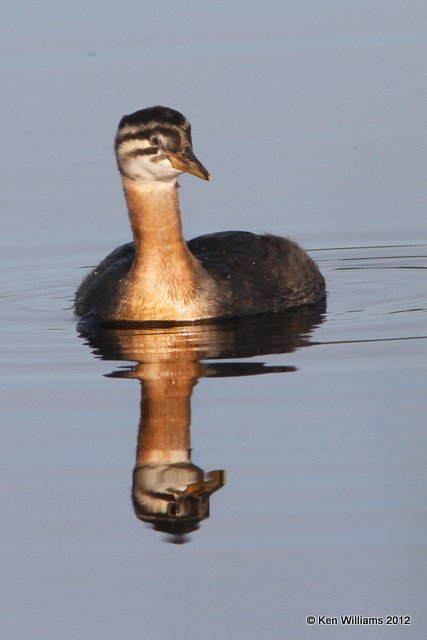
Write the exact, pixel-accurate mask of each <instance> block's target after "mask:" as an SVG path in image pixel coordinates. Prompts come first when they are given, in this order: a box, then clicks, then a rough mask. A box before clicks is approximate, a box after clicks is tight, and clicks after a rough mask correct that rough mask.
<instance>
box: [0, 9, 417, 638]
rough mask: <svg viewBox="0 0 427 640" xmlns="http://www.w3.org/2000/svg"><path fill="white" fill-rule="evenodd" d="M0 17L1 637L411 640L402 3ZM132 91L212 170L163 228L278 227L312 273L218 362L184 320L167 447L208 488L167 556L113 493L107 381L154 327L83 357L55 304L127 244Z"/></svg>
mask: <svg viewBox="0 0 427 640" xmlns="http://www.w3.org/2000/svg"><path fill="white" fill-rule="evenodd" d="M0 31H1V42H2V49H3V56H2V59H1V63H0V76H1V86H2V104H1V107H0V112H1V116H2V117H1V118H0V128H1V139H2V143H3V144H2V161H1V165H2V171H1V174H2V177H1V184H2V188H1V195H0V201H1V211H2V233H1V237H0V243H1V258H0V297H1V300H0V318H1V329H2V330H1V334H0V336H1V338H0V340H1V343H0V349H1V354H2V365H3V366H2V368H1V376H2V383H1V388H0V393H1V402H2V409H1V415H2V426H1V452H2V482H1V485H0V486H1V490H0V491H1V520H2V545H1V547H2V548H1V554H2V571H1V575H2V577H1V595H2V597H1V607H2V612H1V620H2V623H1V624H2V629H3V630H2V637H5V638H10V637H19V638H21V639H23V640H30V639H31V640H34V639H36V640H38V639H40V640H51V639H52V640H54V639H55V640H56V639H57V638H61V640H62V639H63V640H71V639H74V638H75V637H80V638H85V639H86V638H88V639H89V638H97V637H102V638H105V640H110V639H111V640H113V639H116V638H126V640H127V639H130V640H132V639H133V638H135V639H136V638H140V637H142V636H143V637H151V638H154V639H155V640H163V638H165V637H169V636H170V635H172V634H173V635H174V637H176V638H188V639H189V640H192V639H193V638H198V637H201V636H203V637H205V638H208V639H210V638H233V639H234V638H235V639H236V640H240V639H243V638H244V639H245V640H247V639H250V640H252V638H258V637H260V636H263V637H266V638H269V640H270V639H272V640H276V639H277V640H279V639H280V640H281V639H282V638H298V639H305V638H312V637H316V638H331V637H345V638H351V639H353V638H354V639H356V638H357V639H358V638H364V637H367V638H389V637H396V638H406V637H408V638H416V639H421V638H423V637H424V636H425V629H426V614H425V591H426V586H427V585H426V560H425V558H426V543H425V539H426V535H425V531H426V512H425V504H426V498H427V495H426V494H427V491H426V475H427V474H426V444H427V442H426V431H425V424H426V418H425V416H426V405H427V401H426V381H427V375H426V364H425V363H426V352H427V349H426V334H427V323H426V313H425V312H426V294H427V281H426V276H425V274H426V267H427V234H426V222H425V221H426V213H425V209H426V199H427V198H426V196H427V188H426V184H427V183H426V179H425V158H426V150H427V145H426V142H427V127H426V124H425V101H426V93H427V92H426V88H427V80H426V78H427V73H426V71H427V64H426V60H427V57H426V54H427V9H426V8H425V6H423V5H422V4H421V3H418V2H415V1H412V0H411V1H410V2H403V1H400V0H399V1H398V0H391V1H390V2H387V3H384V2H376V1H372V0H371V1H369V2H367V1H366V2H365V1H363V0H361V1H360V2H347V1H346V2H331V1H327V0H325V1H324V2H315V0H307V1H302V2H301V1H299V2H296V1H286V2H271V3H269V4H268V5H266V4H265V3H261V2H255V1H249V2H234V3H231V5H230V3H222V2H216V3H209V2H198V3H197V2H192V1H190V2H186V3H178V2H163V3H161V4H154V3H144V2H143V3H141V2H139V3H137V2H124V3H122V4H120V5H117V6H116V5H114V6H113V5H111V6H105V5H104V3H100V2H98V1H95V2H93V3H91V4H90V5H89V6H88V5H87V4H85V3H73V4H71V3H70V4H68V5H67V6H61V10H60V11H58V6H57V5H55V4H54V3H51V2H35V3H32V4H31V7H28V6H27V5H25V3H17V4H16V3H6V4H5V6H4V8H2V20H1V25H0ZM156 103H160V104H167V105H170V106H172V107H174V108H177V109H179V110H181V111H182V112H184V113H185V114H186V115H187V116H188V118H189V119H190V121H191V122H192V125H193V139H194V147H195V151H196V153H197V155H198V157H199V158H200V160H201V161H202V162H203V164H205V165H206V166H207V168H208V169H209V171H210V172H211V174H212V176H213V181H212V183H211V184H207V183H203V182H202V181H197V180H196V179H194V178H192V177H190V176H184V177H183V178H182V180H181V184H182V189H181V191H180V194H181V198H182V209H183V217H184V228H185V233H186V236H187V237H192V236H195V235H197V234H200V233H207V232H211V231H215V230H221V229H230V228H241V229H248V230H252V231H258V232H260V231H272V232H275V233H279V234H283V235H289V236H291V237H293V238H294V239H296V240H298V241H299V242H301V243H302V244H303V245H304V246H306V247H307V248H308V249H310V250H311V255H312V257H313V258H314V259H315V260H316V261H317V262H318V264H319V266H320V268H321V270H322V272H323V273H324V275H325V277H326V280H327V283H328V305H327V309H326V310H325V311H324V312H323V313H320V315H319V317H315V318H312V319H303V321H302V323H300V322H299V321H297V320H295V319H294V320H293V321H292V322H291V324H290V326H288V328H286V327H285V328H283V327H281V328H279V330H278V329H277V327H271V328H270V329H269V330H267V329H266V328H265V327H261V328H260V327H255V329H253V328H252V329H247V328H246V329H245V330H246V331H248V338H247V340H246V342H245V348H246V347H247V350H246V351H245V349H243V347H242V345H241V344H240V343H241V342H242V341H241V340H240V343H239V345H240V346H239V348H236V346H235V340H236V337H235V336H234V335H233V336H232V337H230V336H226V337H225V338H224V337H223V336H219V337H218V335H216V333H215V332H214V334H212V333H209V332H208V334H206V335H205V334H204V335H203V336H201V337H200V336H194V335H193V334H191V332H190V333H188V334H186V335H185V337H184V343H185V344H187V342H188V341H189V342H190V343H191V345H193V346H194V342H196V343H197V345H198V348H199V350H200V354H199V355H200V357H201V358H202V364H201V365H200V371H199V374H200V377H199V381H198V383H197V385H195V387H194V390H193V395H192V402H191V409H192V427H191V446H192V460H193V462H194V464H196V465H198V466H199V467H200V468H202V469H204V470H205V471H210V470H225V471H226V474H227V479H226V484H225V486H223V487H222V488H220V489H219V490H218V491H217V492H216V493H214V494H213V495H212V497H211V499H210V503H211V504H210V517H209V518H206V519H205V520H204V521H203V522H201V525H200V528H199V530H198V531H195V532H194V533H193V534H191V535H190V541H189V542H188V543H187V544H182V545H173V544H168V543H166V542H165V541H164V540H165V539H167V538H165V536H164V535H163V534H161V533H159V532H156V531H153V529H151V528H148V527H147V526H146V525H145V524H143V523H142V522H141V521H139V520H138V519H137V518H136V517H135V514H134V509H133V506H132V501H131V486H132V472H133V468H134V465H135V450H136V447H137V436H138V423H139V413H140V398H141V390H140V388H141V384H140V381H139V379H138V376H137V375H135V376H134V377H136V378H137V379H129V377H126V375H128V374H130V368H131V367H132V366H134V361H135V360H136V359H137V358H133V357H131V356H132V355H135V354H133V353H132V349H135V348H136V349H137V350H138V349H140V351H142V352H144V353H147V349H148V351H149V353H150V354H151V355H150V357H146V359H147V360H148V362H151V364H153V365H156V363H158V350H159V349H160V351H161V352H162V353H164V345H163V343H162V339H163V336H161V339H160V338H158V336H157V337H156V339H155V341H154V346H153V341H152V339H151V338H150V337H149V338H150V339H148V338H146V337H145V336H143V338H141V337H140V336H137V339H134V338H132V341H131V344H130V346H129V343H128V342H126V339H124V338H121V340H122V342H121V346H122V353H120V351H119V352H117V350H116V351H115V352H114V350H111V349H109V348H107V350H105V345H104V350H103V349H102V348H99V345H98V346H97V345H96V344H95V345H94V344H92V346H90V344H88V339H87V337H86V338H84V337H79V334H78V332H77V330H76V320H75V318H74V317H73V315H72V311H71V300H72V297H73V292H74V289H75V287H76V286H77V284H78V283H79V282H80V280H81V278H82V277H83V274H84V273H85V268H86V267H87V266H88V265H92V264H95V263H96V262H97V261H98V260H99V259H100V258H102V257H103V256H104V255H106V254H107V252H109V251H110V250H111V249H112V248H114V247H115V246H118V245H119V244H121V243H123V242H125V241H127V240H128V239H129V230H128V222H127V218H126V213H125V207H124V202H123V199H122V194H121V187H120V181H119V177H118V175H117V171H116V168H115V163H114V157H113V152H112V138H113V135H114V129H115V127H116V125H117V122H118V120H119V118H120V117H121V115H122V114H123V113H126V112H130V111H132V110H135V109H137V108H139V107H143V106H149V105H151V104H156ZM257 331H258V334H257V333H256V332H257ZM260 331H261V335H260V333H259V332H260ZM240 335H241V334H240ZM245 335H246V334H245ZM212 336H213V337H212ZM181 338H182V336H181V337H179V338H175V337H173V339H172V345H174V349H175V351H174V353H176V352H178V354H179V353H180V351H179V349H180V348H182V351H183V353H184V354H188V353H189V351H188V349H187V347H185V348H184V347H182V342H180V341H181ZM141 340H142V343H141ZM157 340H160V347H159V343H158V342H156V341H157ZM165 340H166V344H167V345H168V348H170V347H171V343H170V342H168V341H169V340H170V336H166V337H165ZM147 341H148V342H147ZM185 341H187V342H185ZM224 342H226V343H227V345H228V347H227V348H229V347H230V345H231V347H232V349H231V351H230V350H229V351H227V349H225V348H224ZM265 342H267V346H266V345H265ZM218 343H219V344H220V346H221V348H218ZM141 344H142V346H141ZM147 344H148V346H147ZM206 344H208V345H209V348H210V351H209V349H208V348H206V349H205V351H203V348H204V347H203V345H205V346H206ZM177 345H178V346H177ZM107 347H108V345H107ZM263 347H265V348H263ZM150 349H151V351H150ZM162 349H163V351H162ZM233 349H234V352H233ZM93 350H95V351H96V353H95V354H93ZM117 358H118V359H117ZM126 358H128V359H126ZM186 358H187V355H185V356H184V360H185V359H186ZM190 360H191V358H190ZM193 360H194V359H193ZM192 362H193V361H192ZM196 362H197V358H196ZM236 363H237V364H236ZM193 364H194V363H193ZM185 366H189V364H188V361H186V364H185ZM191 366H193V365H191ZM113 372H114V373H115V377H106V376H108V374H111V373H113ZM250 373H253V374H256V373H258V374H259V375H249V374H250ZM119 374H121V376H119V377H117V376H118V375H119ZM173 374H174V372H173V371H172V373H171V374H170V375H172V376H173ZM238 374H241V375H238ZM309 615H313V616H319V615H326V616H331V617H332V616H336V617H339V616H341V615H359V616H372V617H382V618H384V622H385V621H386V616H387V615H396V616H405V615H408V616H411V625H398V626H397V627H395V626H389V625H386V624H383V625H376V626H372V625H371V626H366V625H353V626H343V625H342V624H337V625H332V626H328V627H327V626H326V625H322V624H318V620H317V619H316V624H315V625H314V626H309V625H307V624H306V617H307V616H309Z"/></svg>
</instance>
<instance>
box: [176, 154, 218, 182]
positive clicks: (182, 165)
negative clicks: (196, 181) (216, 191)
mask: <svg viewBox="0 0 427 640" xmlns="http://www.w3.org/2000/svg"><path fill="white" fill-rule="evenodd" d="M166 156H167V158H168V160H169V161H170V163H171V165H172V166H173V168H174V169H178V171H183V172H185V173H191V174H192V175H193V176H196V177H197V178H202V180H210V179H211V177H210V175H209V172H208V171H207V170H206V169H205V167H204V166H203V165H202V163H201V162H199V160H197V158H196V156H195V155H194V153H193V152H192V151H183V152H182V153H172V152H170V151H167V152H166Z"/></svg>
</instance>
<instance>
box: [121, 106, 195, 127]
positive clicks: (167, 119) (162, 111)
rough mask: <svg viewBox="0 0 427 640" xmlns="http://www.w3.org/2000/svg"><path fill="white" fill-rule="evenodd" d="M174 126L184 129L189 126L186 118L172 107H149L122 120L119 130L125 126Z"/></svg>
mask: <svg viewBox="0 0 427 640" xmlns="http://www.w3.org/2000/svg"><path fill="white" fill-rule="evenodd" d="M150 123H153V124H159V125H160V124H166V123H167V124H172V125H174V126H176V127H182V126H184V125H186V124H188V122H187V119H186V118H185V116H183V115H182V113H180V112H179V111H175V109H171V108H170V107H161V106H157V107H148V108H147V109H140V110H139V111H135V112H134V113H131V114H129V115H127V116H123V118H122V119H121V120H120V124H119V130H120V129H121V128H122V127H124V126H125V125H131V126H134V127H135V126H139V125H147V124H150Z"/></svg>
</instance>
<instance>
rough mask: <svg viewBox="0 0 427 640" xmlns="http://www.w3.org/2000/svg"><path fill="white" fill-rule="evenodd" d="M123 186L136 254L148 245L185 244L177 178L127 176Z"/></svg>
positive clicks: (146, 248)
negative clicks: (141, 180) (147, 179)
mask: <svg viewBox="0 0 427 640" xmlns="http://www.w3.org/2000/svg"><path fill="white" fill-rule="evenodd" d="M123 188H124V192H125V197H126V202H127V205H128V211H129V218H130V223H131V227H132V233H133V238H134V243H135V255H136V258H137V259H138V257H139V254H140V253H141V252H142V249H144V254H145V255H147V253H149V252H150V249H154V250H158V249H159V248H160V249H161V248H162V247H169V248H174V249H175V250H177V248H178V247H180V246H181V247H185V249H186V245H185V241H184V238H183V235H182V225H181V214H180V210H179V199H178V185H177V183H176V181H172V182H160V181H153V182H147V183H138V182H136V181H134V180H130V179H129V178H126V177H124V178H123Z"/></svg>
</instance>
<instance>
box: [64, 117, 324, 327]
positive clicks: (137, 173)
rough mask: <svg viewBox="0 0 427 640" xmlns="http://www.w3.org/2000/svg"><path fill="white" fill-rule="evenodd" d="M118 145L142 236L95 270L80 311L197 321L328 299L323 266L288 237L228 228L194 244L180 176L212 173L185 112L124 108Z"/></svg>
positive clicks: (136, 233) (78, 303)
mask: <svg viewBox="0 0 427 640" xmlns="http://www.w3.org/2000/svg"><path fill="white" fill-rule="evenodd" d="M115 151H116V158H117V165H118V168H119V171H120V174H121V176H122V181H123V189H124V194H125V198H126V202H127V206H128V211H129V218H130V223H131V227H132V234H133V242H131V243H128V244H125V245H123V246H121V247H119V248H118V249H116V250H115V251H113V252H112V253H110V254H109V255H108V256H107V257H106V258H105V259H104V260H103V261H102V262H101V263H100V264H99V265H98V266H97V267H96V268H95V269H94V270H93V271H92V273H90V274H89V275H88V276H87V277H86V279H85V280H84V281H83V283H82V284H81V286H80V287H79V289H78V291H77V293H76V299H75V312H76V314H77V315H79V316H82V317H84V318H92V319H94V320H100V321H107V322H111V321H113V322H114V321H151V322H153V321H154V322H155V321H170V322H188V321H189V322H191V321H196V320H202V319H207V318H226V317H233V316H248V315H255V314H260V313H271V312H278V311H283V310H285V309H289V308H292V307H299V306H302V305H307V304H315V303H317V302H319V301H320V300H322V299H323V298H324V297H325V281H324V279H323V276H322V275H321V273H320V271H319V269H318V268H317V266H316V265H315V264H314V262H313V261H312V260H311V258H309V256H308V255H307V253H306V252H305V251H303V249H301V248H300V247H299V246H298V245H297V244H295V243H294V242H292V241H291V240H288V239H286V238H281V237H278V236H273V235H255V234H253V233H248V232H245V231H224V232H220V233H212V234H209V235H204V236H200V237H198V238H194V239H193V240H190V241H189V242H188V243H186V242H185V240H184V237H183V235H182V228H181V215H180V210H179V201H178V184H177V179H178V176H179V175H180V174H181V173H184V172H187V173H191V174H193V175H194V176H197V177H199V178H203V179H204V180H210V176H209V173H208V172H207V170H206V169H205V168H204V166H203V165H202V164H201V163H200V162H199V160H198V159H197V158H196V156H195V155H194V153H193V147H192V142H191V127H190V123H189V122H188V120H187V119H186V118H185V117H184V116H183V115H182V114H181V113H179V112H178V111H175V110H173V109H170V108H168V107H160V106H158V107H151V108H148V109H141V110H140V111H136V112H135V113H132V114H131V115H128V116H124V117H123V118H122V119H121V121H120V124H119V128H118V131H117V135H116V139H115Z"/></svg>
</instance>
